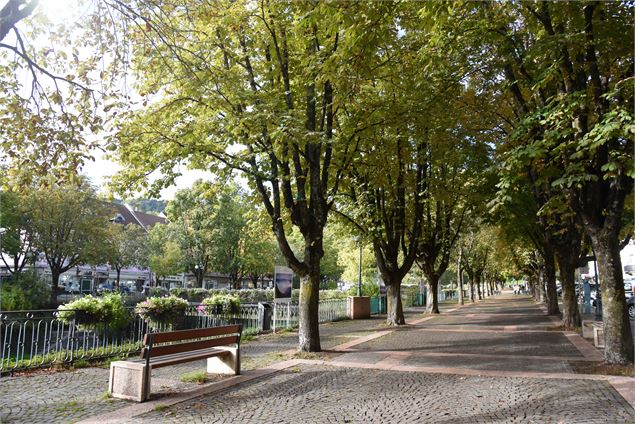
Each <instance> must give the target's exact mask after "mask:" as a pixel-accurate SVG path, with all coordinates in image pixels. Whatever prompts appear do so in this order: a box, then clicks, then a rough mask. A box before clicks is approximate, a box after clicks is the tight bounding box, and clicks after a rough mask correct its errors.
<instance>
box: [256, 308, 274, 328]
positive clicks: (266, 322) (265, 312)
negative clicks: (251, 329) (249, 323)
mask: <svg viewBox="0 0 635 424" xmlns="http://www.w3.org/2000/svg"><path fill="white" fill-rule="evenodd" d="M258 306H259V307H260V314H261V315H260V331H269V330H271V321H272V320H273V307H271V304H269V303H266V302H260V303H258Z"/></svg>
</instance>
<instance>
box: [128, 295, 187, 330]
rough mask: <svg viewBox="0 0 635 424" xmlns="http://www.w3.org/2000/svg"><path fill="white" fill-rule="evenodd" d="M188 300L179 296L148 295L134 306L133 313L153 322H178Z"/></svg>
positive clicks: (183, 314)
mask: <svg viewBox="0 0 635 424" xmlns="http://www.w3.org/2000/svg"><path fill="white" fill-rule="evenodd" d="M188 305H189V304H188V302H187V301H186V300H184V299H181V298H180V297H176V296H168V297H150V298H148V299H147V300H145V301H143V302H140V303H138V304H137V306H135V313H137V314H138V315H139V316H140V317H141V318H143V319H145V320H148V321H150V322H151V323H154V324H171V325H173V324H178V323H179V322H180V321H181V320H182V318H183V317H184V316H185V310H186V309H187V307H188Z"/></svg>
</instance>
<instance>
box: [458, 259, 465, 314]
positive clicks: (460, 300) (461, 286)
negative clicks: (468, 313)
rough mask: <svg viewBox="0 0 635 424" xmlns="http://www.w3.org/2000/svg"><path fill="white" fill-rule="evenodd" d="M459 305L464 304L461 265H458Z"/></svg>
mask: <svg viewBox="0 0 635 424" xmlns="http://www.w3.org/2000/svg"><path fill="white" fill-rule="evenodd" d="M459 263H460V262H459ZM459 305H465V299H463V268H462V267H461V265H459Z"/></svg>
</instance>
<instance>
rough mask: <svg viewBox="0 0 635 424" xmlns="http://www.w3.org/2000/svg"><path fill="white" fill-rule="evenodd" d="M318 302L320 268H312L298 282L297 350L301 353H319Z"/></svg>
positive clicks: (320, 348)
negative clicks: (298, 321)
mask: <svg viewBox="0 0 635 424" xmlns="http://www.w3.org/2000/svg"><path fill="white" fill-rule="evenodd" d="M319 302H320V267H319V261H318V266H317V270H316V269H315V267H312V269H311V272H310V273H309V275H308V276H306V277H305V278H303V279H302V280H301V281H300V308H299V319H300V324H299V328H298V338H299V340H298V344H299V346H298V349H299V350H300V351H303V352H320V351H321V350H322V347H321V345H320V329H319V319H318V308H319Z"/></svg>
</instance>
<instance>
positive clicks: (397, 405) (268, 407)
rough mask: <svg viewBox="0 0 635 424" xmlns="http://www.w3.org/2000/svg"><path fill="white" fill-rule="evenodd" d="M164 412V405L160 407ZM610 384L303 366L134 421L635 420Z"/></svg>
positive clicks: (464, 421)
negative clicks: (162, 407)
mask: <svg viewBox="0 0 635 424" xmlns="http://www.w3.org/2000/svg"><path fill="white" fill-rule="evenodd" d="M159 409H160V408H159ZM634 420H635V413H634V411H633V409H632V408H631V407H630V406H629V405H628V404H627V403H626V402H625V401H624V399H623V398H622V397H621V396H619V395H618V394H616V393H615V391H614V390H613V389H612V388H611V387H610V385H609V384H608V383H606V382H604V381H584V380H548V381H542V380H539V379H531V378H493V377H459V376H455V375H440V374H427V373H420V372H416V373H406V372H394V371H378V370H372V369H355V368H334V367H329V366H316V365H301V366H299V367H296V368H294V369H292V370H289V371H283V372H280V373H277V374H274V375H273V376H271V377H267V378H264V379H260V380H256V381H253V382H249V383H245V384H242V385H241V386H240V387H238V388H232V389H228V390H224V391H222V392H218V393H215V394H214V395H213V396H204V397H200V398H196V399H192V400H190V401H187V402H183V403H181V404H178V405H176V406H173V407H170V408H168V409H165V410H162V409H161V410H155V411H152V412H150V413H147V414H145V415H143V416H142V417H139V418H137V419H133V420H130V421H129V422H133V423H153V422H168V423H170V422H173V423H179V422H182V423H229V422H232V423H298V422H303V423H324V422H326V423H414V422H419V423H427V422H434V423H448V424H449V423H456V424H458V423H466V424H474V423H581V422H584V423H632V422H633V421H634Z"/></svg>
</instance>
